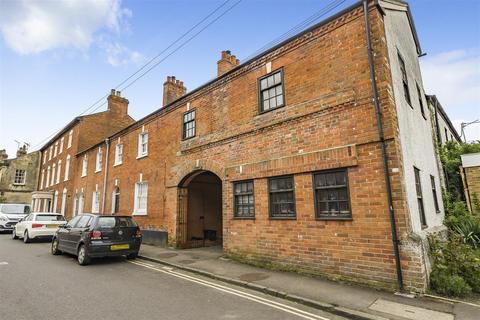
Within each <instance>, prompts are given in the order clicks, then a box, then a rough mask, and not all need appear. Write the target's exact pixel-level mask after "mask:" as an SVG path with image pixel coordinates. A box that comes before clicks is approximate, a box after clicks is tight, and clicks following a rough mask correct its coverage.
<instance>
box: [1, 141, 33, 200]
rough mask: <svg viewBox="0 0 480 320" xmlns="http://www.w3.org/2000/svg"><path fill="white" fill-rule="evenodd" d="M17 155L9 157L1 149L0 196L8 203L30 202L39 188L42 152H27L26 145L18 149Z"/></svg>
mask: <svg viewBox="0 0 480 320" xmlns="http://www.w3.org/2000/svg"><path fill="white" fill-rule="evenodd" d="M16 156H17V157H16V158H13V159H8V155H7V153H6V152H5V150H0V198H1V199H2V201H4V202H6V203H23V204H30V203H31V201H32V197H31V193H32V191H35V190H36V189H37V179H38V168H39V165H40V152H38V151H36V152H31V153H27V148H26V146H22V147H20V148H19V149H18V150H17V155H16Z"/></svg>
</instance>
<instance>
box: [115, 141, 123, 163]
mask: <svg viewBox="0 0 480 320" xmlns="http://www.w3.org/2000/svg"><path fill="white" fill-rule="evenodd" d="M122 162H123V144H122V143H117V145H116V146H115V162H114V163H113V165H114V166H118V165H120V164H122Z"/></svg>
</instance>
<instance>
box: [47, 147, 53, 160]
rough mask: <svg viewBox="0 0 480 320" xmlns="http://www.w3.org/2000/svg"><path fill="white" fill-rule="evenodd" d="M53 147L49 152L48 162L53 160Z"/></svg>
mask: <svg viewBox="0 0 480 320" xmlns="http://www.w3.org/2000/svg"><path fill="white" fill-rule="evenodd" d="M52 152H53V146H50V151H49V152H48V160H49V161H50V160H52Z"/></svg>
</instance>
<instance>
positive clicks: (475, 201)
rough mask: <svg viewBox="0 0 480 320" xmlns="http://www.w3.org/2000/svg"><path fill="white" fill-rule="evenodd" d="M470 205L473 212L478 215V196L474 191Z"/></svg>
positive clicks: (479, 202)
mask: <svg viewBox="0 0 480 320" xmlns="http://www.w3.org/2000/svg"><path fill="white" fill-rule="evenodd" d="M472 207H473V208H472V209H473V212H474V213H476V214H478V215H480V199H479V198H478V194H477V193H476V192H473V193H472Z"/></svg>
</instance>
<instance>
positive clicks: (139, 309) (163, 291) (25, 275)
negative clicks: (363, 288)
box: [0, 234, 351, 320]
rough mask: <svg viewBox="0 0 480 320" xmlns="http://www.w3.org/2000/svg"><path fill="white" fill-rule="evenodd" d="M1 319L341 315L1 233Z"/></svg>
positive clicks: (325, 318) (318, 318)
mask: <svg viewBox="0 0 480 320" xmlns="http://www.w3.org/2000/svg"><path fill="white" fill-rule="evenodd" d="M0 319H1V320H47V319H48V320H51V319H60V320H63V319H69V320H76V319H105V320H113V319H115V320H127V319H135V320H144V319H145V320H155V319H160V320H169V319H172V320H216V319H218V320H225V319H233V320H235V319H238V320H244V319H246V320H249V319H252V320H283V319H293V320H298V319H310V320H346V319H351V318H348V317H342V316H339V315H335V314H331V313H328V312H325V311H323V310H319V309H317V308H312V307H309V306H305V305H303V304H299V303H295V302H293V301H289V300H286V299H282V298H279V297H273V296H270V295H267V294H264V293H260V292H258V291H255V290H251V289H248V288H246V287H240V286H236V285H233V284H225V283H224V282H223V281H219V280H215V279H211V278H209V277H205V276H202V275H199V274H196V273H191V272H188V271H185V270H180V269H177V268H170V267H166V266H164V265H162V264H158V263H155V262H150V261H149V262H147V261H145V260H141V259H136V260H133V261H131V260H126V259H125V258H123V257H121V258H105V259H94V260H93V261H92V264H91V265H88V266H84V267H82V266H79V265H78V264H77V262H76V259H75V257H74V256H71V255H66V254H64V255H60V256H53V255H52V254H51V253H50V243H49V242H48V241H47V242H46V241H43V242H40V241H35V242H33V243H29V244H24V243H23V242H22V241H19V240H12V239H11V236H10V234H0Z"/></svg>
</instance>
